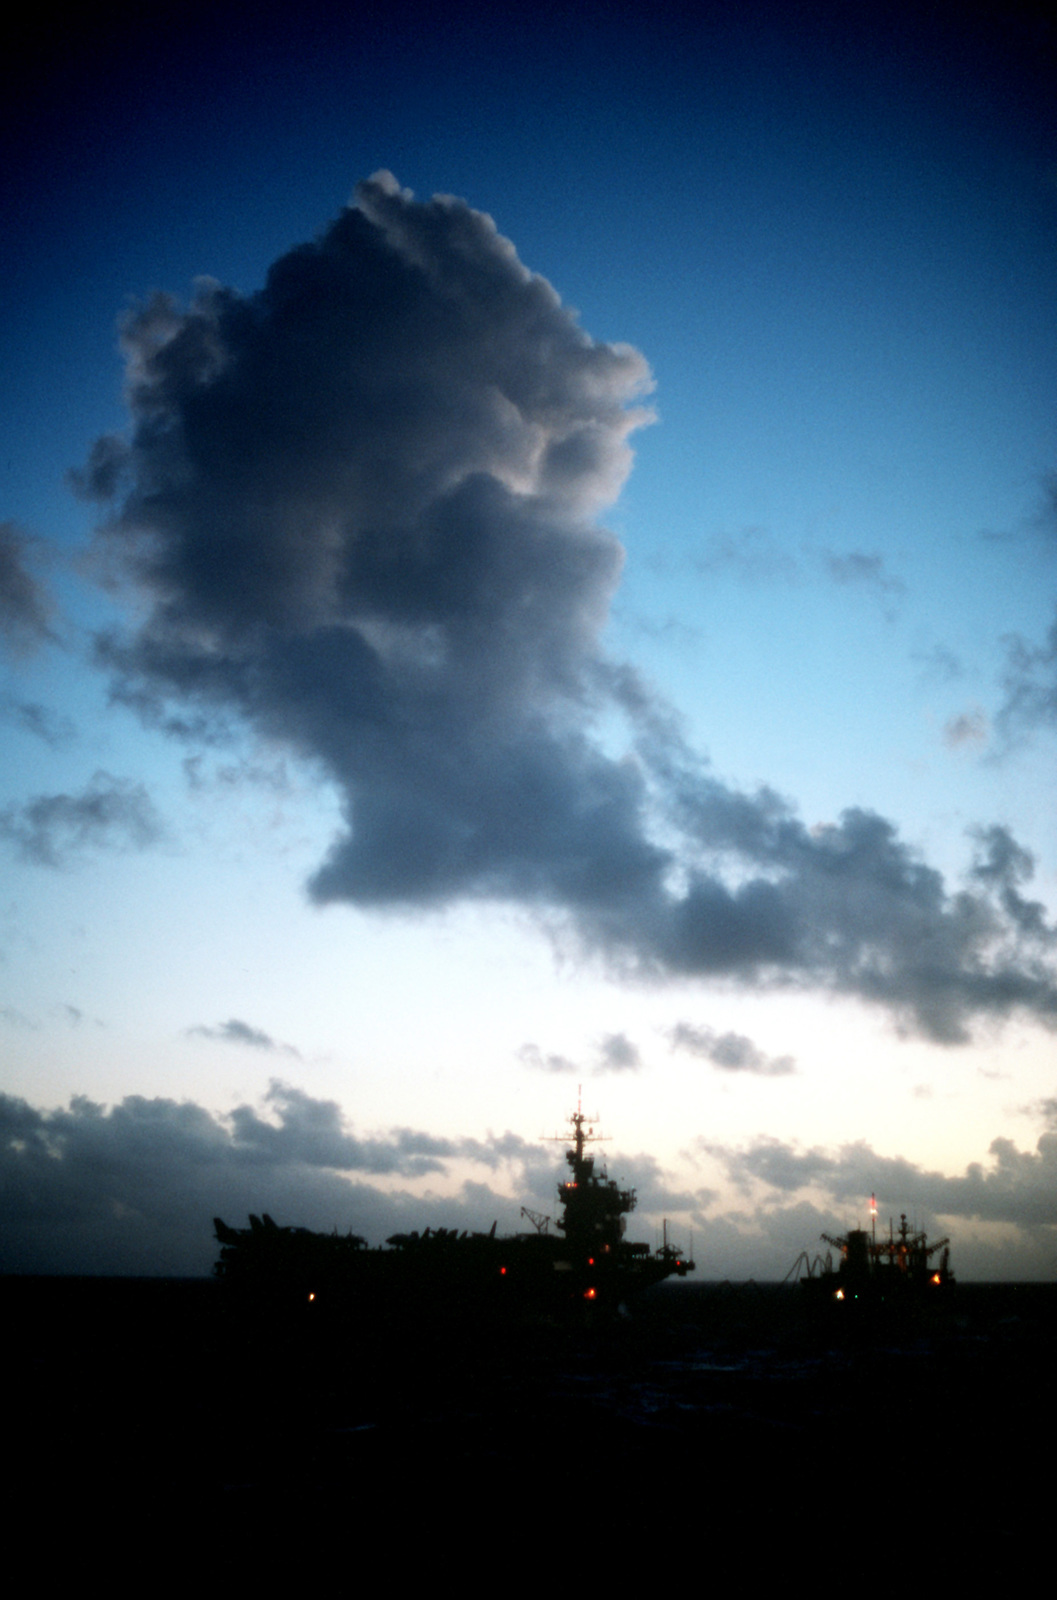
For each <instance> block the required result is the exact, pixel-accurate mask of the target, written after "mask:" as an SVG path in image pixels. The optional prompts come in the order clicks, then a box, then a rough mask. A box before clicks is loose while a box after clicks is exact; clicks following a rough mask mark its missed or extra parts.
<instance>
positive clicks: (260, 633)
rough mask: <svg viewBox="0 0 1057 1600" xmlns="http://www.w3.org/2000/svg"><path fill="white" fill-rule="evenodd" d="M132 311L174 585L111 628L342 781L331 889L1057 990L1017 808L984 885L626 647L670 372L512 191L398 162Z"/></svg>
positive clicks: (631, 963) (365, 900) (193, 720)
mask: <svg viewBox="0 0 1057 1600" xmlns="http://www.w3.org/2000/svg"><path fill="white" fill-rule="evenodd" d="M123 341H124V349H125V355H126V361H127V383H128V388H127V394H128V404H129V407H130V411H131V416H132V429H131V432H130V434H129V436H128V437H127V438H126V437H117V436H108V437H105V438H102V439H100V440H99V441H98V442H97V444H96V445H95V447H94V450H93V452H92V455H91V458H90V461H89V463H88V464H87V466H86V467H85V469H84V470H83V471H82V472H80V473H79V474H78V475H77V483H78V487H79V489H80V490H81V492H82V493H84V494H86V495H88V496H90V497H94V498H95V499H97V500H98V501H99V502H101V503H102V504H103V505H104V506H105V507H106V520H105V522H104V525H103V528H102V530H101V538H102V540H103V542H104V544H105V545H106V546H107V547H108V548H109V551H110V558H111V561H112V564H114V565H116V568H117V570H118V571H119V572H123V573H124V574H125V576H126V578H127V579H129V580H130V581H131V582H132V583H133V584H134V585H135V587H136V589H137V591H138V595H139V603H140V615H142V614H143V610H142V605H143V601H144V600H145V601H146V620H145V621H143V622H142V625H140V626H138V627H137V628H136V629H135V630H133V631H130V632H126V633H119V632H114V633H112V634H110V635H109V636H108V637H106V638H105V639H102V640H101V641H100V643H99V652H100V658H101V660H102V661H103V662H104V663H105V665H106V667H107V668H108V670H109V671H110V673H111V675H112V681H113V692H114V694H115V695H116V696H117V697H118V698H120V699H121V700H123V701H125V702H127V703H129V704H131V705H134V706H135V707H137V708H138V709H139V711H140V712H141V713H142V715H143V716H144V717H146V718H147V719H149V720H153V721H154V722H156V723H157V724H159V725H161V726H163V727H168V728H169V729H171V730H172V731H174V732H176V733H182V734H187V733H189V732H191V733H194V732H197V733H199V734H202V733H204V732H206V731H207V730H208V729H209V727H210V726H216V725H218V724H222V723H224V722H225V721H229V720H230V719H232V718H234V719H235V720H236V721H241V722H243V723H245V724H248V725H250V726H251V727H252V728H254V729H255V730H257V731H258V732H260V733H262V734H264V735H266V736H267V737H268V738H269V739H270V740H272V741H278V742H280V743H281V744H283V745H285V746H286V747H287V748H290V749H292V750H294V751H295V752H297V753H298V754H299V755H300V756H302V757H303V758H306V759H307V760H308V761H310V762H311V763H313V764H314V765H315V766H316V767H317V769H318V770H319V771H320V772H321V773H323V774H325V776H326V778H327V779H328V780H329V781H331V782H332V783H334V784H335V785H337V787H338V790H339V792H340V794H341V796H342V800H343V805H344V811H345V819H346V828H345V831H344V832H343V834H342V835H341V836H340V837H339V838H338V839H337V840H336V841H335V843H334V845H333V847H332V849H331V851H330V853H329V855H328V857H327V859H326V860H325V861H324V862H323V863H322V864H321V866H320V867H319V869H318V871H317V872H316V874H315V876H314V877H313V879H312V881H311V884H310V892H311V894H312V895H313V897H314V898H315V899H316V900H317V901H319V902H328V901H344V902H347V903H350V904H354V905H357V906H360V907H372V906H401V905H403V906H408V907H423V906H430V905H440V904H447V903H451V902H453V901H457V900H459V899H467V898H478V899H481V898H489V899H496V900H505V901H512V902H516V903H519V904H521V905H522V906H524V907H527V908H529V909H530V910H533V911H538V912H539V913H540V914H541V915H543V916H545V917H546V919H547V921H548V925H549V926H551V927H552V928H553V927H555V926H556V925H558V926H564V930H565V934H566V936H567V937H571V938H572V939H573V940H574V941H575V942H577V943H578V944H579V945H580V946H581V948H582V949H584V950H585V951H587V952H590V953H594V954H596V955H598V956H600V957H601V958H602V959H604V960H605V961H607V962H609V963H611V964H612V965H613V967H614V968H615V969H617V970H619V971H621V972H622V973H623V974H624V975H626V976H631V975H638V976H641V977H645V978H651V977H663V976H670V975H676V976H701V977H721V978H724V979H728V980H733V981H739V982H745V983H752V984H755V985H758V986H765V985H774V984H782V985H793V986H803V987H814V988H819V989H823V990H828V991H831V992H834V993H839V994H845V995H851V996H855V997H858V998H859V999H861V1000H864V1001H868V1002H871V1003H873V1004H876V1005H879V1006H881V1007H883V1008H885V1009H886V1010H887V1012H888V1013H889V1014H890V1015H891V1016H892V1017H893V1019H894V1020H895V1021H896V1023H897V1024H898V1025H899V1026H900V1027H902V1028H905V1029H908V1030H915V1031H919V1032H921V1033H924V1034H926V1035H928V1036H930V1037H932V1038H934V1039H936V1040H940V1041H945V1042H959V1041H962V1040H964V1039H966V1038H967V1037H968V1035H969V1031H970V1029H971V1026H972V1024H973V1023H974V1021H976V1020H978V1019H986V1018H1000V1017H1005V1016H1008V1015H1009V1014H1011V1013H1013V1012H1015V1011H1018V1010H1020V1011H1023V1012H1026V1013H1029V1014H1031V1015H1032V1016H1034V1017H1035V1018H1036V1019H1038V1020H1040V1021H1042V1022H1044V1023H1045V1024H1046V1025H1047V1026H1052V1025H1054V1023H1057V983H1055V974H1054V965H1053V945H1054V933H1053V930H1052V929H1051V928H1050V927H1049V926H1048V925H1047V924H1046V923H1045V921H1044V920H1043V918H1042V915H1041V911H1040V909H1039V907H1038V906H1036V905H1034V904H1033V903H1032V902H1031V901H1030V900H1027V899H1025V898H1024V897H1023V896H1022V894H1021V889H1022V887H1023V884H1024V883H1025V881H1026V880H1027V878H1028V877H1029V876H1030V871H1031V862H1030V858H1028V857H1027V856H1026V854H1025V853H1024V852H1023V851H1021V850H1020V849H1019V847H1017V846H1016V845H1015V843H1014V841H1012V840H1011V839H1010V838H1009V837H1008V835H1006V834H1005V833H1004V831H1003V830H1001V829H997V828H996V829H992V830H991V831H990V833H988V834H986V835H984V836H983V837H982V838H981V840H980V856H979V864H978V867H977V869H976V871H975V873H974V874H973V875H972V877H971V878H970V880H969V882H968V883H967V885H966V886H965V887H962V888H955V887H953V886H950V885H948V884H947V883H945V881H944V879H943V878H942V876H941V875H940V873H938V872H937V871H935V870H933V869H932V868H930V867H929V866H928V865H926V864H925V863H924V862H922V861H921V860H920V859H919V858H918V857H917V855H916V854H915V852H914V851H913V849H912V848H911V847H910V846H909V845H908V844H907V843H905V842H904V841H903V840H902V839H900V837H899V836H898V834H897V832H896V830H895V828H894V827H893V826H892V824H891V823H889V822H888V821H886V819H885V818H883V817H881V816H878V815H876V814H874V813H872V812H870V811H866V810H853V811H847V812H845V813H844V814H843V815H842V816H841V817H840V818H839V820H838V821H836V822H834V823H832V824H831V825H828V826H825V827H821V828H817V829H811V828H808V827H807V826H806V825H805V824H804V823H803V822H802V821H800V820H799V819H798V817H797V815H796V814H795V811H794V810H793V808H792V807H791V806H790V804H789V803H787V802H786V801H785V800H784V799H782V798H780V797H779V796H778V795H776V794H774V793H772V792H770V791H767V790H762V791H760V792H757V793H755V794H745V793H740V792H738V791H736V790H734V789H732V788H731V787H729V786H728V785H726V784H724V783H723V782H722V781H720V780H719V779H717V778H716V777H715V776H714V775H713V774H712V773H711V771H710V770H709V768H708V766H707V763H706V762H705V761H704V760H703V759H702V758H700V757H699V756H698V755H696V754H695V753H694V752H693V751H691V750H689V749H688V748H687V747H686V746H685V744H684V743H683V742H682V741H681V739H680V737H679V734H678V731H677V728H676V726H675V721H674V719H673V718H672V717H671V716H670V715H669V714H668V713H667V712H666V711H665V709H664V708H663V707H662V706H660V705H659V704H658V703H657V702H656V700H655V698H654V697H652V696H651V694H650V693H649V692H648V691H647V690H646V689H645V688H644V686H643V685H642V684H641V682H640V681H639V680H638V679H637V678H636V676H635V674H634V673H633V672H632V671H631V670H630V669H629V668H627V667H624V666H620V665H618V664H614V663H613V662H612V661H610V660H608V659H607V658H606V656H605V655H604V653H603V651H602V648H601V644H600V636H601V632H602V629H603V627H604V625H605V622H606V617H607V611H608V607H609V604H610V600H611V598H612V595H613V592H614V590H615V587H616V585H617V582H618V580H619V576H620V570H621V563H622V558H623V552H622V550H621V547H620V545H619V543H618V541H617V540H616V539H615V538H614V537H613V536H612V535H611V534H609V533H608V532H606V531H605V530H604V529H603V528H601V527H600V526H599V525H598V521H597V518H598V516H599V515H600V513H601V512H602V511H603V510H604V508H605V507H606V506H607V505H608V504H609V503H611V502H612V501H613V500H614V498H615V497H616V495H617V494H618V492H619V490H620V487H621V484H622V482H623V480H624V478H625V476H626V474H627V471H628V469H629V465H630V459H631V458H630V452H629V447H628V435H629V433H630V432H631V431H632V429H633V428H634V427H636V426H637V425H638V424H639V423H640V422H642V421H644V420H646V417H645V414H644V413H643V412H642V410H641V408H639V409H637V408H636V401H637V400H638V398H639V397H641V396H642V395H643V394H644V393H645V392H646V391H647V390H648V388H649V382H650V379H649V372H648V369H647V366H646V363H645V362H644V360H643V359H642V357H641V356H640V355H638V353H637V352H635V351H634V350H632V349H630V348H628V347H627V346H620V345H608V344H601V343H596V342H595V341H593V340H591V339H590V338H589V337H588V336H587V334H586V333H584V332H583V331H582V330H581V329H580V328H579V326H578V325H577V322H576V320H575V318H574V316H573V315H572V314H571V313H570V312H569V311H568V310H566V309H565V308H563V306H562V305H561V303H560V302H559V300H558V298H557V296H556V295H555V293H554V291H553V290H552V289H551V287H550V286H549V285H548V284H547V283H546V282H545V281H544V280H543V279H542V278H540V277H536V276H533V275H532V274H531V273H530V272H528V271H527V270H526V268H525V267H524V266H522V264H521V262H520V261H519V260H518V258H517V255H516V254H515V252H514V249H513V247H512V246H511V245H510V244H509V243H508V242H507V241H506V240H504V239H503V238H502V237H501V236H500V235H499V234H498V233H497V232H496V229H495V227H494V226H493V224H492V222H491V221H490V219H489V218H487V217H484V216H482V215H480V214H479V213H477V212H474V211H472V210H471V209H470V208H469V207H468V206H466V205H465V204H464V203H462V202H461V201H458V200H454V199H450V198H444V197H438V198H435V199H433V200H432V201H431V202H429V203H427V204H422V203H417V202H416V201H414V200H413V198H412V197H411V196H410V195H409V194H408V193H407V192H406V191H402V190H400V189H399V188H398V186H397V185H396V183H395V182H394V181H393V180H392V178H391V177H389V176H388V175H387V174H379V175H377V176H376V177H375V178H373V179H371V180H370V181H369V182H367V183H364V184H361V185H360V187H359V188H358V190H357V193H356V200H355V204H353V205H352V206H350V207H349V208H348V209H346V210H345V211H343V212H342V214H341V215H340V216H339V217H338V218H337V220H336V221H335V222H334V223H333V224H332V225H331V226H330V227H329V228H328V229H327V230H326V231H325V232H324V233H323V234H322V235H321V236H320V237H319V238H318V239H317V240H316V241H315V242H313V243H311V244H306V245H302V246H300V247H299V248H297V249H295V250H292V251H291V252H290V253H289V254H288V255H286V256H284V257H283V258H282V259H281V260H279V261H277V262H276V263H275V264H274V266H273V267H272V268H271V270H270V272H269V274H268V279H267V282H266V284H265V286H264V288H263V289H262V290H260V292H258V293H255V294H252V295H249V296H245V295H242V294H239V293H237V292H236V291H235V290H233V289H229V288H225V287H223V286H222V285H220V284H218V283H215V282H212V281H205V280H203V281H201V282H200V284H199V286H198V289H197V292H196V295H195V298H194V299H193V301H192V302H191V304H190V305H189V306H187V307H186V308H184V307H181V306H180V305H178V304H177V303H176V302H175V301H173V300H172V299H170V298H169V297H167V296H165V295H161V294H158V295H155V296H154V297H153V298H152V299H151V300H149V301H148V302H147V303H145V304H144V305H142V306H141V307H140V308H139V309H137V310H135V311H134V312H133V313H131V314H130V315H129V316H128V318H127V319H126V320H125V323H124V326H123ZM850 576H851V577H860V576H862V575H861V574H851V575H850ZM614 710H616V711H618V712H619V713H620V714H621V715H622V716H623V717H624V719H625V726H626V727H627V730H628V738H627V750H626V753H624V754H623V755H619V754H616V755H615V754H613V753H612V751H611V748H610V745H609V743H608V742H606V743H604V742H603V740H602V738H601V736H600V734H599V731H598V729H599V722H600V719H601V718H602V717H603V716H606V717H607V718H608V719H609V720H608V725H610V726H611V725H612V713H613V712H614Z"/></svg>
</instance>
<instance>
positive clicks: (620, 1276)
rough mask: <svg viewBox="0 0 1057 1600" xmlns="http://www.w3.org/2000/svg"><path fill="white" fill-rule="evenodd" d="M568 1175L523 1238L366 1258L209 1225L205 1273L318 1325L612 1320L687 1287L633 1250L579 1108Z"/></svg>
mask: <svg viewBox="0 0 1057 1600" xmlns="http://www.w3.org/2000/svg"><path fill="white" fill-rule="evenodd" d="M569 1122H570V1124H571V1129H572V1135H571V1147H570V1148H569V1149H568V1150H567V1151H566V1154H565V1160H566V1162H567V1164H568V1166H569V1168H570V1175H569V1177H568V1178H567V1179H566V1181H565V1182H563V1183H559V1184H558V1199H559V1203H560V1206H561V1214H560V1216H559V1217H558V1220H557V1223H556V1231H555V1233H553V1234H552V1233H551V1232H550V1222H551V1219H550V1218H549V1217H543V1216H539V1215H538V1214H537V1213H534V1212H532V1211H530V1210H529V1209H528V1208H527V1207H524V1206H523V1207H522V1215H523V1216H526V1217H528V1218H529V1220H530V1221H531V1222H532V1223H533V1224H534V1228H535V1231H534V1232H532V1233H518V1234H514V1235H512V1236H507V1237H502V1236H500V1237H497V1235H496V1224H495V1223H493V1224H492V1228H491V1231H490V1232H489V1233H468V1232H462V1233H460V1232H459V1230H458V1229H454V1228H427V1229H426V1230H425V1232H423V1233H417V1232H415V1233H398V1234H393V1235H392V1237H391V1238H389V1239H388V1240H387V1241H386V1245H385V1246H384V1247H382V1248H379V1249H369V1248H368V1247H367V1244H366V1241H365V1240H364V1239H362V1238H360V1237H359V1236H357V1235H356V1234H352V1233H349V1234H344V1235H342V1234H338V1233H332V1234H325V1233H314V1232H312V1231H311V1230H310V1229H307V1228H296V1227H280V1226H279V1225H278V1224H277V1223H275V1222H273V1221H272V1219H271V1217H269V1216H267V1215H266V1214H265V1215H264V1216H261V1217H255V1216H251V1217H250V1226H249V1227H248V1228H229V1227H228V1226H227V1224H226V1223H224V1222H223V1221H221V1219H220V1218H219V1217H216V1218H214V1227H215V1230H216V1237H217V1242H218V1243H219V1245H220V1258H219V1260H218V1261H217V1263H216V1267H215V1269H214V1271H215V1273H216V1275H217V1277H218V1278H219V1279H220V1280H221V1282H222V1283H223V1284H224V1285H225V1286H226V1288H227V1289H228V1290H229V1291H230V1293H231V1295H232V1297H233V1298H236V1299H242V1300H246V1301H252V1302H256V1303H257V1304H258V1305H262V1306H267V1307H269V1308H270V1309H272V1310H274V1311H285V1312H288V1313H289V1312H297V1311H298V1310H302V1311H308V1312H309V1313H310V1314H311V1315H313V1316H317V1317H319V1316H323V1317H334V1316H337V1317H360V1318H362V1317H369V1316H372V1315H377V1316H380V1317H386V1316H391V1315H398V1316H399V1315H405V1314H412V1313H417V1312H422V1311H427V1310H428V1311H429V1312H430V1314H435V1315H438V1316H454V1317H459V1318H462V1317H466V1316H486V1317H495V1316H498V1317H501V1318H502V1317H507V1318H514V1319H517V1318H522V1317H526V1316H528V1317H531V1316H536V1315H544V1316H546V1315H554V1316H558V1317H561V1316H566V1317H567V1316H569V1315H576V1314H579V1315H588V1316H597V1315H600V1314H601V1315H605V1314H611V1313H612V1312H614V1311H615V1310H617V1308H618V1307H619V1306H620V1305H622V1304H624V1303H626V1302H627V1301H628V1300H629V1299H631V1298H632V1297H634V1296H635V1295H636V1294H639V1293H641V1291H642V1290H644V1289H647V1288H649V1287H650V1286H651V1285H652V1284H656V1283H660V1282H662V1280H663V1279H665V1278H670V1277H679V1278H684V1277H686V1275H687V1273H688V1272H692V1271H693V1269H694V1263H693V1261H692V1260H690V1259H689V1258H688V1256H687V1255H686V1254H685V1253H684V1252H683V1251H682V1250H680V1249H678V1248H677V1247H676V1246H674V1245H671V1244H669V1243H668V1238H667V1225H665V1233H664V1243H663V1244H662V1245H661V1247H660V1248H659V1249H657V1250H651V1249H650V1247H649V1245H646V1244H634V1243H630V1242H629V1241H628V1240H627V1239H626V1238H625V1237H624V1234H625V1228H626V1218H627V1216H628V1215H629V1214H630V1213H631V1212H632V1211H633V1210H634V1209H635V1204H636V1195H635V1190H634V1189H623V1188H621V1187H620V1186H619V1185H618V1184H617V1183H615V1182H614V1181H613V1179H611V1178H610V1177H609V1176H608V1175H607V1174H606V1173H605V1172H603V1173H601V1174H599V1173H597V1172H596V1171H595V1158H594V1157H593V1156H592V1155H589V1154H588V1146H589V1145H591V1144H594V1143H596V1142H598V1140H599V1138H600V1135H598V1134H597V1133H596V1132H595V1127H594V1121H593V1120H592V1119H588V1118H587V1117H586V1116H585V1115H584V1114H583V1111H582V1110H581V1109H580V1108H579V1107H578V1108H577V1110H576V1111H575V1112H574V1113H573V1115H572V1116H571V1117H570V1119H569Z"/></svg>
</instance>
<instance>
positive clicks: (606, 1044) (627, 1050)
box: [595, 1033, 642, 1072]
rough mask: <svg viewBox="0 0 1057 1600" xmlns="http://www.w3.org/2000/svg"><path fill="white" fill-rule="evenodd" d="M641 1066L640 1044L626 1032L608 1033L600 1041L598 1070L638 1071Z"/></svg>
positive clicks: (596, 1068) (596, 1069)
mask: <svg viewBox="0 0 1057 1600" xmlns="http://www.w3.org/2000/svg"><path fill="white" fill-rule="evenodd" d="M641 1066H642V1057H641V1056H640V1055H639V1050H638V1046H637V1045H636V1044H634V1043H633V1042H632V1041H631V1040H630V1039H629V1038H628V1036H627V1034H626V1033H607V1034H606V1035H605V1037H604V1038H603V1039H602V1040H601V1041H600V1042H599V1046H598V1065H597V1066H596V1067H595V1071H596V1072H637V1071H638V1070H639V1068H640V1067H641Z"/></svg>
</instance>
